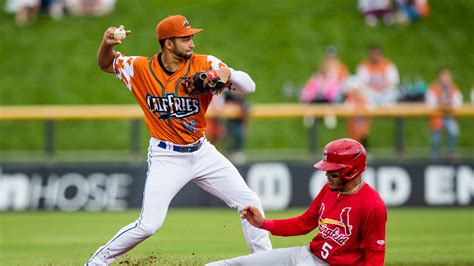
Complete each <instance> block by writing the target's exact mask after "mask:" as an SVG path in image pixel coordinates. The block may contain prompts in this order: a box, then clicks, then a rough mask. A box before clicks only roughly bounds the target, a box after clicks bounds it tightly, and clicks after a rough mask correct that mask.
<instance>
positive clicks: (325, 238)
mask: <svg viewBox="0 0 474 266" xmlns="http://www.w3.org/2000/svg"><path fill="white" fill-rule="evenodd" d="M314 166H315V167H316V168H317V169H320V170H323V171H326V176H327V178H328V183H327V184H326V185H325V186H324V187H323V188H322V189H321V191H320V192H319V194H318V196H316V198H315V199H314V201H313V202H312V203H311V205H310V206H309V208H308V209H307V210H306V211H305V212H304V213H303V214H302V215H300V216H297V217H294V218H289V219H282V220H266V219H265V218H264V217H263V215H262V214H261V213H260V211H259V210H258V208H255V207H253V206H247V207H245V208H244V210H243V211H242V214H241V216H242V218H245V219H246V220H248V221H249V222H250V223H251V224H252V225H254V226H255V227H258V228H262V229H265V230H268V231H270V232H271V233H272V234H273V235H278V236H294V235H304V234H307V233H309V232H311V231H312V230H313V229H315V228H316V227H318V226H319V232H318V234H317V235H316V236H315V237H314V238H313V240H312V241H311V243H310V244H309V246H299V247H290V248H280V249H273V250H270V251H264V252H259V253H255V254H251V255H247V256H241V257H236V258H233V259H229V260H222V261H217V262H213V263H210V264H208V265H212V266H216V265H383V264H384V258H385V224H386V221H387V212H386V209H385V204H384V202H383V201H382V199H381V198H380V196H379V195H378V193H377V192H376V191H375V190H374V189H373V188H372V187H370V186H369V185H368V184H366V183H364V182H363V181H362V179H361V174H362V172H363V171H364V170H365V169H366V168H367V165H366V152H365V149H364V147H363V146H362V145H361V144H360V143H359V142H357V141H355V140H353V139H348V138H345V139H338V140H335V141H333V142H330V143H329V144H327V145H326V147H325V148H324V157H323V159H322V160H321V161H319V162H318V163H317V164H315V165H314Z"/></svg>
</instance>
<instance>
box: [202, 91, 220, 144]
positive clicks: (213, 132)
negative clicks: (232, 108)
mask: <svg viewBox="0 0 474 266" xmlns="http://www.w3.org/2000/svg"><path fill="white" fill-rule="evenodd" d="M224 104H225V99H224V96H223V95H222V94H218V95H214V96H213V97H212V101H211V104H210V105H209V107H208V110H209V111H211V112H215V113H218V112H219V109H221V108H222V107H223V106H224ZM224 134H225V132H224V126H223V125H222V121H221V119H220V118H217V117H215V118H207V119H206V138H207V139H208V140H209V141H210V142H211V143H212V144H213V145H216V146H217V145H218V144H219V142H220V140H221V139H222V137H223V135H224Z"/></svg>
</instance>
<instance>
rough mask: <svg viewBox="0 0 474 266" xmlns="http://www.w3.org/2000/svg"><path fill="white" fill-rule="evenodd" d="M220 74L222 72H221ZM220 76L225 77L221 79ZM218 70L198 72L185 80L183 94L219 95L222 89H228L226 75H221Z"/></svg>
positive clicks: (228, 84)
mask: <svg viewBox="0 0 474 266" xmlns="http://www.w3.org/2000/svg"><path fill="white" fill-rule="evenodd" d="M221 72H222V71H221ZM221 75H222V76H227V77H226V78H225V77H221ZM221 75H220V73H219V72H218V70H214V69H211V70H206V71H203V72H198V73H196V74H194V75H193V76H191V77H188V78H186V81H185V82H184V92H186V94H188V95H199V94H205V93H212V94H219V93H221V92H222V91H223V90H224V88H226V87H230V83H229V81H228V74H227V75H226V74H225V73H223V74H221Z"/></svg>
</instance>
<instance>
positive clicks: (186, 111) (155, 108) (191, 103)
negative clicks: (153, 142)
mask: <svg viewBox="0 0 474 266" xmlns="http://www.w3.org/2000/svg"><path fill="white" fill-rule="evenodd" d="M146 102H147V105H148V109H150V111H152V112H153V113H154V114H159V116H158V119H161V120H163V119H169V118H171V117H176V118H184V117H188V116H192V115H194V114H197V113H199V110H200V108H199V100H198V99H197V98H191V97H181V96H175V95H174V94H172V93H170V94H166V95H165V96H164V97H161V96H153V95H151V94H147V95H146Z"/></svg>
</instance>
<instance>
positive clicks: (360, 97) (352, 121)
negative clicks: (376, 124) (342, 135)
mask: <svg viewBox="0 0 474 266" xmlns="http://www.w3.org/2000/svg"><path fill="white" fill-rule="evenodd" d="M343 90H344V95H345V100H344V104H345V105H346V106H347V108H350V109H352V108H357V107H358V106H359V107H360V106H365V107H370V106H371V105H373V103H372V102H371V100H370V98H369V97H368V96H367V91H368V90H369V88H368V87H367V86H366V85H365V83H364V82H362V81H361V80H360V79H359V78H358V77H357V76H352V77H350V78H348V79H347V80H346V82H345V83H344V89H343ZM370 127H371V119H370V118H367V117H351V118H348V119H347V133H348V136H349V137H350V138H352V139H355V140H357V141H358V142H360V143H361V144H362V145H364V146H365V147H368V144H369V143H368V137H369V133H370Z"/></svg>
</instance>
